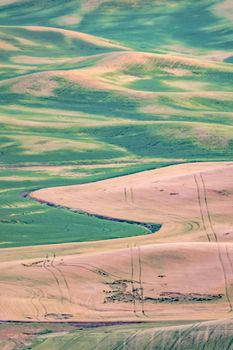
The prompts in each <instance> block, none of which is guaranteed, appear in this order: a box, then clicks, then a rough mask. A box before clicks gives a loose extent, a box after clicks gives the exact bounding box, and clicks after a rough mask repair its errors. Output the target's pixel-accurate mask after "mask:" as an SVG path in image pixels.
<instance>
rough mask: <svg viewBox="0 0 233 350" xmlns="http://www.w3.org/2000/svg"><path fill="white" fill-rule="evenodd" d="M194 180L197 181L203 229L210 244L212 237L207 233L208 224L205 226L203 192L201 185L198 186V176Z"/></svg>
mask: <svg viewBox="0 0 233 350" xmlns="http://www.w3.org/2000/svg"><path fill="white" fill-rule="evenodd" d="M194 180H195V183H196V188H197V199H198V204H199V209H200V214H201V221H202V225H203V228H204V231H205V234H206V237H207V240H208V242H211V238H210V236H209V234H208V232H207V227H206V224H205V219H204V211H203V208H202V203H201V191H200V187H199V184H198V179H197V175H194Z"/></svg>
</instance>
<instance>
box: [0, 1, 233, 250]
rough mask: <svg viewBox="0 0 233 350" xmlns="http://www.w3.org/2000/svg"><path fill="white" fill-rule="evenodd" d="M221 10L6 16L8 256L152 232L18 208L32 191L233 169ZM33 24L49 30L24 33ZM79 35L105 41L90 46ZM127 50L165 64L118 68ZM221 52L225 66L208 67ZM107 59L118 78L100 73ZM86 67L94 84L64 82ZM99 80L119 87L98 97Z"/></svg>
mask: <svg viewBox="0 0 233 350" xmlns="http://www.w3.org/2000/svg"><path fill="white" fill-rule="evenodd" d="M5 3H6V2H5ZM86 3H88V4H89V5H88V6H87V4H86ZM219 3H220V1H210V0H204V1H201V2H200V1H199V2H193V1H188V0H182V1H180V2H179V3H177V1H172V0H171V1H169V2H168V3H167V2H166V3H164V2H162V1H152V0H150V1H143V2H142V1H130V0H128V1H118V2H117V3H116V2H115V1H103V2H101V1H100V4H99V6H94V5H93V2H91V1H90V2H86V1H78V0H72V1H69V3H67V2H64V1H63V0H54V1H52V0H46V1H39V2H35V1H32V0H27V1H17V2H15V3H12V4H9V5H5V6H2V7H1V15H0V25H1V27H0V44H1V48H2V50H1V56H0V62H1V66H0V70H1V73H2V79H3V81H2V82H1V84H0V102H1V107H0V123H1V149H0V162H1V168H0V175H1V178H2V182H1V188H2V189H1V197H0V204H1V207H2V208H1V218H0V229H1V234H0V238H1V241H2V243H1V247H4V246H18V245H32V244H44V243H58V242H67V241H83V240H84V241H85V240H96V239H107V238H116V237H123V236H125V235H134V234H141V233H143V232H144V231H143V230H142V229H141V228H140V227H132V226H129V225H126V224H118V223H112V222H101V221H100V220H97V219H94V218H89V217H85V216H82V215H79V214H74V213H70V212H67V211H65V210H60V209H59V210H58V209H54V208H49V207H46V206H44V205H39V204H37V203H35V202H32V201H29V200H28V199H23V198H21V197H20V196H19V194H20V193H21V192H23V191H30V190H31V189H35V188H40V187H46V186H56V185H64V184H67V185H69V184H73V183H83V182H87V181H94V180H98V179H103V178H106V177H111V176H116V175H120V174H126V173H130V172H134V171H140V170H144V169H149V168H152V167H157V166H162V165H166V164H170V163H177V162H181V161H206V160H207V161H208V160H232V148H233V131H232V130H233V129H232V116H233V104H232V100H233V99H232V83H233V67H232V64H231V63H230V62H231V58H230V57H231V55H232V50H233V48H232V45H231V41H232V36H233V34H232V26H231V21H230V20H229V19H228V18H227V17H224V16H222V15H221V16H220V15H218V12H217V11H218V9H217V8H216V6H217V5H218V4H219ZM64 4H65V5H64ZM152 4H153V6H152ZM31 25H34V26H43V27H41V28H39V30H33V29H32V28H29V27H24V28H22V26H31ZM45 27H53V28H63V29H68V30H70V31H71V32H69V33H67V32H63V31H59V30H57V29H54V30H52V31H49V30H47V29H46V28H45ZM184 28H185V30H184ZM78 31H80V32H86V33H88V34H92V35H93V36H97V37H98V38H96V37H94V38H92V39H91V41H90V39H82V40H81V39H80V37H77V35H76V34H75V33H77V32H78ZM99 37H102V38H105V39H106V40H102V41H101V40H99ZM108 40H111V44H112V45H113V46H114V45H115V46H114V47H112V46H111V47H109V46H108V44H107V42H108ZM119 45H124V46H127V49H124V48H122V47H120V46H119ZM129 50H131V51H132V52H134V51H141V52H143V51H144V52H157V53H160V54H161V56H158V57H152V58H149V59H144V58H143V59H141V60H139V61H138V62H135V60H137V58H136V56H130V58H129V56H127V55H128V54H127V53H126V58H125V61H124V62H123V63H122V64H121V65H119V66H117V67H115V66H114V65H115V64H116V61H117V60H115V61H114V59H113V58H112V56H111V53H113V52H115V53H116V54H117V53H119V52H124V51H127V52H128V51H129ZM213 52H214V55H216V57H217V59H221V56H223V58H222V60H224V59H225V61H226V62H225V63H221V62H220V63H218V62H212V63H210V62H209V61H208V58H209V57H211V56H212V55H213ZM170 54H173V55H176V56H172V57H171V56H170ZM196 56H199V57H198V59H196ZM186 57H187V59H186ZM193 57H194V58H195V59H193ZM225 57H227V58H225ZM103 59H107V60H109V61H108V62H109V63H108V65H109V66H110V68H111V69H110V71H107V72H105V71H104V70H102V71H101V70H100V72H98V73H96V72H95V73H93V71H92V70H91V69H93V67H100V66H101V64H102V65H103V63H101V62H102V60H103ZM82 69H85V77H87V78H89V79H90V80H91V84H94V83H95V84H97V85H91V86H90V85H85V84H82V79H81V80H80V79H79V80H76V81H74V80H72V79H71V78H70V76H68V75H66V73H72V70H76V71H77V70H78V71H80V70H81V71H82ZM88 69H89V70H88ZM59 72H62V74H63V75H62V77H61V76H60V75H59ZM37 73H38V74H39V75H37ZM33 74H35V75H33ZM40 74H41V75H40ZM72 74H73V73H72ZM102 82H105V83H108V84H109V86H110V87H111V88H109V86H108V87H106V86H105V87H104V88H98V86H99V84H101V83H102ZM138 91H139V92H140V93H144V92H147V93H149V94H148V95H146V96H143V98H142V96H141V95H138ZM135 94H136V95H135ZM108 163H110V164H111V165H110V167H106V164H108ZM24 165H27V166H28V167H27V168H23V167H22V166H24ZM51 165H53V166H54V167H55V166H56V169H55V168H54V167H51ZM90 165H91V167H90ZM97 165H98V168H97ZM36 166H37V167H36ZM49 166H50V167H49ZM64 166H70V168H69V170H67V169H65V170H64V168H63V167H64ZM38 167H40V168H38ZM54 169H55V170H56V171H55V170H54ZM59 169H60V170H59ZM54 171H55V172H54Z"/></svg>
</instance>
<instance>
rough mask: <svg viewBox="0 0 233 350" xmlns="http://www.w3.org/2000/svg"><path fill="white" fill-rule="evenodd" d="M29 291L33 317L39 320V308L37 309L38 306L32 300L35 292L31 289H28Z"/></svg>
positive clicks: (34, 297)
mask: <svg viewBox="0 0 233 350" xmlns="http://www.w3.org/2000/svg"><path fill="white" fill-rule="evenodd" d="M29 292H30V293H32V295H31V298H30V303H31V304H32V306H33V308H34V310H35V319H36V320H38V321H39V320H40V319H39V309H38V307H37V306H36V304H35V302H34V299H36V293H35V291H34V290H32V291H31V290H29Z"/></svg>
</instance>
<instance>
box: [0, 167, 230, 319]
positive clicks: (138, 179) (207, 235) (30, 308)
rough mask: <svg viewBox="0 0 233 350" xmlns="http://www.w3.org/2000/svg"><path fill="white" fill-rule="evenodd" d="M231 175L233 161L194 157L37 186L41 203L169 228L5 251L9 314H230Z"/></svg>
mask: <svg viewBox="0 0 233 350" xmlns="http://www.w3.org/2000/svg"><path fill="white" fill-rule="evenodd" d="M232 175H233V163H231V162H226V163H193V164H183V165H177V166H171V167H167V168H162V169H158V170H151V171H146V172H142V173H137V174H134V175H128V176H124V177H119V178H115V179H110V180H105V181H100V182H96V183H91V184H85V185H78V186H67V187H57V188H51V189H42V190H39V191H35V192H33V193H31V197H33V198H36V199H38V200H41V201H45V202H49V203H54V204H57V205H61V206H66V207H70V208H76V209H80V210H83V211H87V212H91V213H95V214H98V215H104V216H109V217H114V218H120V219H125V220H137V221H141V222H146V223H161V224H162V228H161V230H160V231H159V232H157V233H155V234H148V235H144V236H138V237H131V238H125V239H116V240H111V241H99V242H94V243H93V242H92V243H72V244H62V245H53V246H41V247H40V249H38V247H28V248H26V247H23V248H13V249H4V251H3V252H2V254H1V257H0V261H1V262H0V274H1V284H2V289H1V301H0V319H1V320H8V319H11V320H34V321H61V320H62V321H65V320H69V321H74V320H78V321H117V320H120V321H133V320H143V321H158V320H159V321H166V320H174V321H175V320H177V319H179V320H187V319H189V320H211V319H220V318H228V317H231V311H232V305H233V289H232V282H233V259H232V253H233V240H232V235H233V219H232V197H233V185H232ZM86 234H87V235H88V232H87V233H86Z"/></svg>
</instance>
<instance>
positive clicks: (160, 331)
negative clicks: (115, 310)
mask: <svg viewBox="0 0 233 350" xmlns="http://www.w3.org/2000/svg"><path fill="white" fill-rule="evenodd" d="M223 329H224V331H223ZM219 332H221V334H222V336H221V337H219ZM90 344H92V346H93V347H91V349H97V350H105V349H106V350H113V349H114V350H116V349H129V350H131V349H156V350H157V349H158V350H173V349H179V350H187V349H192V350H199V349H201V348H202V347H204V348H205V349H207V350H218V349H220V348H223V349H228V348H229V349H230V348H231V346H232V330H231V329H230V322H229V321H226V322H224V321H220V322H217V321H216V322H206V323H195V324H187V325H181V326H179V325H178V324H177V325H176V326H175V327H174V325H173V327H170V328H169V327H166V325H162V324H161V325H154V326H153V325H151V324H143V325H136V326H135V325H131V326H114V327H103V328H99V329H98V328H97V329H94V330H79V331H73V332H70V333H68V334H66V335H57V336H56V335H55V336H52V337H47V339H46V335H45V336H44V337H42V338H41V339H38V340H37V341H35V342H34V344H33V345H32V349H33V350H34V349H35V350H45V349H51V350H55V349H56V350H63V349H66V348H67V346H69V349H70V350H73V349H74V350H79V349H90Z"/></svg>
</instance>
